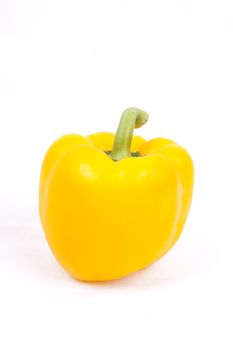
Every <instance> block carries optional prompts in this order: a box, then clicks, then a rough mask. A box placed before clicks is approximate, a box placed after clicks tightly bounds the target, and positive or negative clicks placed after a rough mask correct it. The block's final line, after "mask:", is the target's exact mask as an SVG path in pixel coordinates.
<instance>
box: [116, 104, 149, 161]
mask: <svg viewBox="0 0 233 350" xmlns="http://www.w3.org/2000/svg"><path fill="white" fill-rule="evenodd" d="M148 117H149V116H148V114H147V113H146V112H144V111H142V110H141V109H138V108H128V109H126V110H125V111H124V112H123V114H122V116H121V119H120V123H119V125H118V128H117V132H116V135H115V139H114V144H113V149H112V153H111V158H112V159H113V160H116V161H117V160H120V159H123V158H127V157H131V153H130V147H131V142H132V139H133V131H134V128H140V127H141V126H142V125H144V124H145V123H146V122H147V120H148Z"/></svg>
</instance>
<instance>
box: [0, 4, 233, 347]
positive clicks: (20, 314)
mask: <svg viewBox="0 0 233 350" xmlns="http://www.w3.org/2000/svg"><path fill="white" fill-rule="evenodd" d="M129 106H135V107H139V108H142V109H145V110H146V111H147V112H148V113H149V114H150V120H149V122H148V124H147V125H145V126H144V127H143V128H142V129H140V130H138V131H137V134H141V135H142V136H144V137H146V138H147V139H150V138H152V137H157V136H161V137H167V138H171V139H174V140H175V141H177V142H178V143H180V144H181V145H183V146H184V147H186V148H187V149H188V150H189V152H190V153H191V155H192V157H193V159H194V163H195V170H196V174H195V175H196V177H195V192H194V199H193V205H192V209H191V212H190V215H189V218H188V221H187V224H186V226H185V229H184V231H183V234H182V236H181V238H180V240H179V241H178V243H177V244H176V246H175V247H174V248H173V250H172V251H170V252H169V253H168V254H167V255H166V256H165V257H164V258H163V259H161V260H160V261H159V262H157V263H156V264H154V265H153V266H151V267H150V268H148V269H146V270H144V271H141V272H139V273H136V274H134V275H132V276H130V277H127V278H124V279H122V280H119V281H115V282H110V283H100V284H98V283H96V284H88V283H82V282H78V281H75V280H73V279H72V278H70V277H69V276H68V275H67V274H66V273H65V272H64V271H63V270H62V268H61V267H60V266H59V265H58V263H57V262H56V260H55V258H54V257H53V256H52V254H51V252H50V250H49V248H48V246H47V243H46V240H45V237H44V234H43V231H42V228H41V226H40V223H39V218H38V179H39V172H40V165H41V161H42V158H43V156H44V153H45V151H46V149H47V148H48V146H49V145H50V144H51V142H52V141H54V140H55V139H56V138H57V137H59V136H61V135H62V134H66V133H69V132H73V133H79V134H89V133H92V132H95V131H114V130H115V129H116V127H117V123H118V119H119V117H120V114H121V112H122V111H123V109H125V108H126V107H129ZM232 118H233V3H232V1H231V0H209V1H208V0H193V1H192V0H187V1H185V0H174V1H172V0H170V1H169V0H161V1H152V0H143V1H142V0H141V1H139V0H118V1H113V0H108V1H107V0H105V1H104V0H98V1H94V0H81V1H80V0H76V1H75V0H74V1H72V0H66V1H59V0H56V1H55V0H54V1H53V0H40V1H35V0H34V1H33V0H22V1H16V0H9V1H7V0H1V1H0V348H1V349H2V350H8V349H11V350H13V349H14V350H15V349H26V350H27V349H35V350H37V349H82V350H86V349H101V350H104V349H111V350H115V349H117V350H118V349H127V350H128V349H160V350H163V349H176V348H177V349H195V350H196V349H208V348H209V349H213V348H216V349H224V350H228V349H232V348H233V340H232V334H230V331H231V332H232V312H233V307H232V306H233V305H232V292H233V289H232V285H231V282H232V266H233V253H232V244H233V225H232V216H233V207H232V196H233V188H232V179H233V168H232V163H233V156H232V153H233V138H232V134H233V130H232V123H231V121H232Z"/></svg>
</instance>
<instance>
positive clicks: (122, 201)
mask: <svg viewBox="0 0 233 350" xmlns="http://www.w3.org/2000/svg"><path fill="white" fill-rule="evenodd" d="M147 119H148V115H147V113H145V112H144V111H142V110H140V109H137V108H129V109H127V110H125V111H124V113H123V114H122V117H121V120H120V123H119V126H118V129H117V132H116V135H114V133H109V132H99V133H95V134H92V135H89V136H81V135H76V134H71V135H65V136H63V137H61V138H59V139H58V140H57V141H55V142H54V143H53V144H52V146H51V147H50V148H49V150H48V151H47V153H46V155H45V158H44V160H43V164H42V168H41V175H40V196H39V197H40V200H39V208H40V209H39V210H40V219H41V223H42V226H43V229H44V231H45V235H46V238H47V241H48V244H49V246H50V248H51V250H52V252H53V254H54V255H55V257H56V258H57V260H58V262H59V263H60V264H61V265H62V266H63V268H64V269H65V270H66V271H67V272H68V273H69V274H70V275H72V276H73V277H75V278H77V279H80V280H84V281H104V280H114V279H118V278H121V277H123V276H126V275H128V274H131V273H133V272H135V271H137V270H140V269H143V268H145V267H146V266H148V265H150V264H151V263H153V262H154V261H156V260H158V259H160V258H161V257H162V256H163V255H164V254H166V253H167V252H168V251H169V250H170V249H171V248H172V247H173V245H174V244H175V242H176V241H177V239H178V238H179V236H180V234H181V231H182V229H183V226H184V224H185V221H186V218H187V215H188V212H189V209H190V205H191V199H192V191H193V179H194V169H193V162H192V159H191V157H190V155H189V154H188V152H187V151H186V150H185V149H184V148H182V147H181V146H179V145H178V144H176V143H175V142H173V141H171V140H168V139H164V138H154V139H152V140H150V141H146V140H145V139H144V138H142V137H140V136H133V131H134V128H140V127H141V126H142V125H143V124H145V123H146V122H147Z"/></svg>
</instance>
